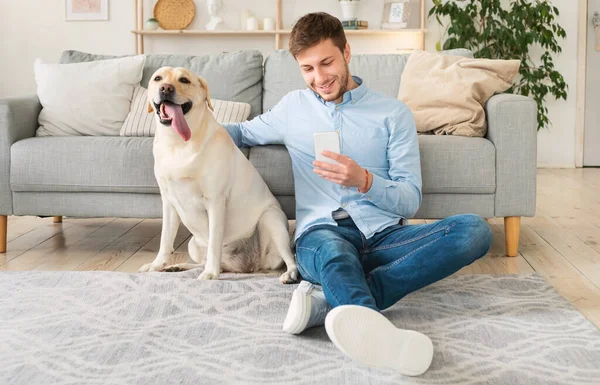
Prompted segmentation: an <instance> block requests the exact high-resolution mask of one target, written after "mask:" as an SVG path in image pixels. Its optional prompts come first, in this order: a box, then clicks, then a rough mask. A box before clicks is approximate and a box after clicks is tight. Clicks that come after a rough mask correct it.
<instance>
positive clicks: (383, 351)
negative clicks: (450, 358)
mask: <svg viewBox="0 0 600 385" xmlns="http://www.w3.org/2000/svg"><path fill="white" fill-rule="evenodd" d="M325 330H326V331H327V335H328V336H329V338H330V339H331V341H332V342H333V343H334V344H335V346H336V347H337V348H338V349H339V350H341V351H342V353H344V354H345V355H346V356H348V357H350V358H351V359H353V360H355V361H357V362H359V363H361V364H363V365H367V366H371V367H374V368H383V369H394V370H396V371H397V372H400V373H402V374H404V375H407V376H418V375H420V374H423V373H425V371H426V370H427V369H428V368H429V366H430V365H431V361H432V359H433V343H432V342H431V339H429V337H427V336H426V335H424V334H422V333H419V332H416V331H413V330H402V329H398V328H396V327H395V326H394V325H393V324H392V323H391V322H390V321H389V320H388V319H387V318H386V317H385V316H384V315H382V314H381V313H379V312H377V311H374V310H372V309H369V308H366V307H363V306H356V305H346V306H339V307H336V308H334V309H332V310H331V311H330V312H329V314H328V315H327V318H326V319H325Z"/></svg>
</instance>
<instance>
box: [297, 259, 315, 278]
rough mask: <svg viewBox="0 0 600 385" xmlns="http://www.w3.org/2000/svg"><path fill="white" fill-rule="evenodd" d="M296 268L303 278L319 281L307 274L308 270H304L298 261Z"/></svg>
mask: <svg viewBox="0 0 600 385" xmlns="http://www.w3.org/2000/svg"><path fill="white" fill-rule="evenodd" d="M298 270H299V271H300V275H302V276H303V277H304V278H307V279H309V280H311V281H313V282H319V281H317V280H316V279H315V278H314V277H313V276H312V275H310V274H308V271H306V270H305V269H304V267H302V264H300V263H298Z"/></svg>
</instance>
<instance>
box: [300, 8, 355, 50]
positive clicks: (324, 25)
mask: <svg viewBox="0 0 600 385" xmlns="http://www.w3.org/2000/svg"><path fill="white" fill-rule="evenodd" d="M327 39H331V41H332V42H333V44H334V45H335V46H336V47H338V48H339V49H340V51H341V52H344V48H345V47H346V34H345V33H344V27H343V26H342V22H341V21H340V20H339V19H338V18H337V17H334V16H331V15H330V14H328V13H325V12H314V13H308V14H306V15H304V16H302V17H301V18H300V20H298V22H296V24H295V25H294V28H292V34H291V36H290V52H291V54H292V55H294V58H295V57H296V56H297V55H298V54H299V53H300V52H302V51H304V50H305V49H307V48H310V47H313V46H315V45H317V44H319V43H320V42H322V41H325V40H327Z"/></svg>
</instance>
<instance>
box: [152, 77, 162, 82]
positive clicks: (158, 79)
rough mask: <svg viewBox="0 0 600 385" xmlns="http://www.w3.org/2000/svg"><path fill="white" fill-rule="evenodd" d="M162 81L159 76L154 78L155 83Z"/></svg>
mask: <svg viewBox="0 0 600 385" xmlns="http://www.w3.org/2000/svg"><path fill="white" fill-rule="evenodd" d="M161 80H162V76H157V77H155V78H154V81H155V82H160V81H161Z"/></svg>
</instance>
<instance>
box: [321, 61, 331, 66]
mask: <svg viewBox="0 0 600 385" xmlns="http://www.w3.org/2000/svg"><path fill="white" fill-rule="evenodd" d="M330 64H331V62H329V63H323V65H325V66H328V65H330Z"/></svg>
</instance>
